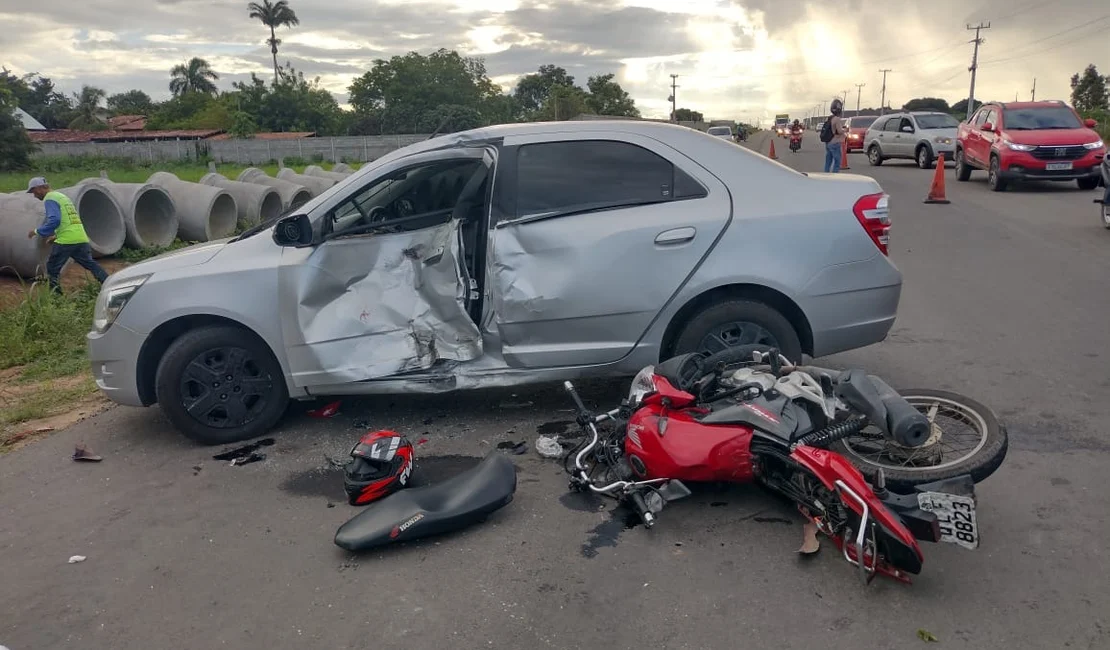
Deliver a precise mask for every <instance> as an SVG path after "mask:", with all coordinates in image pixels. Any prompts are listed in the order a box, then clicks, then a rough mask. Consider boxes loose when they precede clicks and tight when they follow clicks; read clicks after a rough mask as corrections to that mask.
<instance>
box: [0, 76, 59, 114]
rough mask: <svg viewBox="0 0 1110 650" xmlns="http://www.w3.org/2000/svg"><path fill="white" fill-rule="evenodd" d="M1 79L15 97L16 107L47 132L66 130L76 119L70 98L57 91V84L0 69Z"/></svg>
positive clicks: (41, 77) (41, 78)
mask: <svg viewBox="0 0 1110 650" xmlns="http://www.w3.org/2000/svg"><path fill="white" fill-rule="evenodd" d="M0 80H3V84H4V85H6V87H7V88H8V90H9V91H10V92H11V93H12V95H13V96H14V98H15V104H16V105H17V106H19V107H20V108H22V109H23V110H25V111H27V114H28V115H30V116H31V117H33V118H35V119H36V120H38V121H39V123H41V124H42V125H43V126H45V127H46V128H48V129H64V128H65V127H66V126H67V125H68V124H69V122H70V120H72V119H73V104H72V102H71V101H70V99H69V97H67V96H65V95H63V94H62V93H60V92H58V91H57V90H56V89H55V88H54V82H53V81H51V80H50V79H49V78H47V77H43V76H40V75H39V74H38V73H35V72H32V73H30V74H26V75H23V76H22V77H16V76H15V75H13V74H11V73H10V72H8V70H7V69H6V68H0Z"/></svg>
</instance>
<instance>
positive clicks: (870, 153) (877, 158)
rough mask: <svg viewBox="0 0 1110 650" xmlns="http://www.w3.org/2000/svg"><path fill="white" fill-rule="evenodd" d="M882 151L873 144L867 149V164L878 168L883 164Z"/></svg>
mask: <svg viewBox="0 0 1110 650" xmlns="http://www.w3.org/2000/svg"><path fill="white" fill-rule="evenodd" d="M883 160H884V159H883V150H882V149H880V148H879V145H877V144H873V145H871V146H870V147H868V148H867V162H869V163H871V166H872V167H878V166H879V165H881V164H883Z"/></svg>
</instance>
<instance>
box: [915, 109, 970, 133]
mask: <svg viewBox="0 0 1110 650" xmlns="http://www.w3.org/2000/svg"><path fill="white" fill-rule="evenodd" d="M959 125H960V123H959V121H957V120H956V118H954V117H952V116H951V115H947V114H945V113H937V114H935V115H918V116H917V126H918V128H922V129H954V128H956V127H958V126H959Z"/></svg>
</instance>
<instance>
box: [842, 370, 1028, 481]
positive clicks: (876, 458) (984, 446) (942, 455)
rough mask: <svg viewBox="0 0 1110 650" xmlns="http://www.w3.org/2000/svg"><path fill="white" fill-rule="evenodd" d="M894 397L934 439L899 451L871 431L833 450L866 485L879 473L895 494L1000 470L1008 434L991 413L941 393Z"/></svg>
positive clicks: (916, 391)
mask: <svg viewBox="0 0 1110 650" xmlns="http://www.w3.org/2000/svg"><path fill="white" fill-rule="evenodd" d="M898 393H899V394H900V395H901V396H902V397H904V398H905V399H906V401H908V402H909V403H910V404H912V405H913V407H914V408H916V409H917V410H918V411H920V412H921V413H923V414H924V415H925V416H926V417H927V418H929V422H930V423H931V424H932V435H930V436H929V439H928V440H927V441H926V442H925V444H924V445H921V446H920V447H903V446H901V445H899V444H897V443H895V442H894V441H892V440H888V439H887V438H886V437H885V436H883V434H882V433H881V432H879V430H878V428H876V427H874V426H868V427H867V428H865V429H864V430H863V431H861V432H859V433H857V434H856V435H854V436H851V437H848V438H845V439H843V440H840V441H837V442H835V443H833V445H832V449H833V450H834V451H836V452H837V453H839V454H841V455H843V456H844V457H845V458H847V459H848V460H849V461H851V462H852V464H853V465H855V466H856V467H857V468H858V469H859V470H860V472H861V473H862V474H863V475H864V477H866V478H867V480H868V481H869V482H871V483H874V482H875V480H876V479H877V477H878V474H879V470H880V469H881V470H882V472H883V476H884V478H885V479H886V485H887V487H889V488H891V489H892V490H895V491H899V490H909V489H912V488H913V487H914V486H915V485H920V484H922V483H930V482H932V481H939V480H942V479H947V478H952V477H955V476H960V475H962V474H970V475H971V479H972V480H973V481H975V482H976V483H979V482H980V481H982V480H984V479H986V478H987V477H989V476H990V475H991V474H993V473H994V472H995V470H997V469H998V468H999V466H1001V465H1002V461H1003V460H1004V459H1005V458H1006V450H1007V448H1008V446H1009V440H1008V437H1007V434H1006V428H1005V427H1004V426H1002V424H1001V423H1000V422H999V421H998V417H997V416H996V415H995V414H994V412H993V411H992V410H991V409H990V408H988V407H987V406H984V405H983V404H980V403H979V402H976V401H975V400H973V399H970V398H968V397H965V396H963V395H960V394H958V393H952V392H949V391H943V390H932V389H924V388H922V389H911V390H900V391H898Z"/></svg>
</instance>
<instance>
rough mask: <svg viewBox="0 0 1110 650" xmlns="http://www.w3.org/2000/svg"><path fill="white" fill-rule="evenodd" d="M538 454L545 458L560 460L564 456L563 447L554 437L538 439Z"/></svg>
mask: <svg viewBox="0 0 1110 650" xmlns="http://www.w3.org/2000/svg"><path fill="white" fill-rule="evenodd" d="M536 453H537V454H539V455H540V456H543V457H544V458H559V457H560V456H562V455H563V446H562V445H560V444H559V439H558V438H556V437H554V436H540V437H538V438H536Z"/></svg>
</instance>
